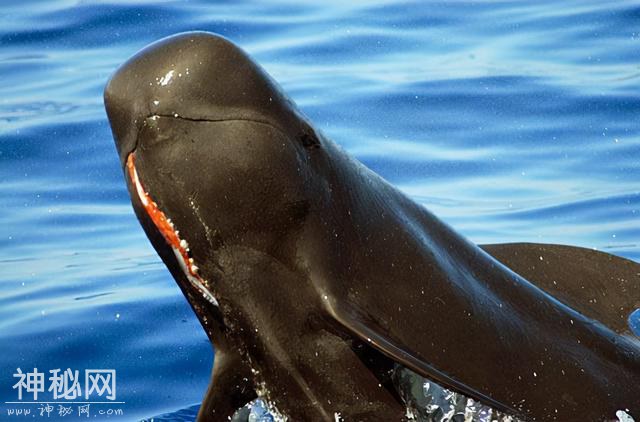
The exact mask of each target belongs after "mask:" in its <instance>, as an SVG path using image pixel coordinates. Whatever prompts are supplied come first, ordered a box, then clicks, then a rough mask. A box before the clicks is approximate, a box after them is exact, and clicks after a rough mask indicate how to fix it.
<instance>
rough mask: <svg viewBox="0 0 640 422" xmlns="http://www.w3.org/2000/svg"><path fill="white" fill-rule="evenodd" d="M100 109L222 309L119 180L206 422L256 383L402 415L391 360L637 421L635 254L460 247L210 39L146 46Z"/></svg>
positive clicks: (307, 400)
mask: <svg viewBox="0 0 640 422" xmlns="http://www.w3.org/2000/svg"><path fill="white" fill-rule="evenodd" d="M105 104H106V108H107V113H108V116H109V120H110V123H111V127H112V130H113V133H114V138H115V140H116V145H117V147H118V152H119V155H120V158H121V161H122V163H123V168H124V167H125V163H126V160H127V158H128V157H129V155H130V154H135V158H136V164H135V168H136V170H137V172H138V174H139V176H140V179H141V182H142V184H143V185H144V188H145V190H146V191H147V192H148V194H149V195H150V196H151V197H152V198H153V200H154V201H156V202H157V205H158V208H159V209H161V210H162V211H163V212H164V213H165V214H166V215H167V216H170V217H171V219H172V220H173V222H174V223H175V226H176V228H177V229H178V230H179V231H180V233H181V237H182V238H184V239H186V240H187V241H188V243H189V245H190V249H191V251H190V253H191V256H192V258H193V259H194V262H195V263H196V264H197V266H198V267H199V275H200V276H201V277H202V278H203V279H204V280H206V281H207V289H208V291H209V292H210V293H211V295H212V296H213V297H215V299H216V300H217V302H218V304H219V306H216V305H215V304H213V303H212V302H211V301H209V300H206V298H204V297H203V296H202V294H201V293H200V292H199V291H198V290H197V289H195V288H194V286H193V284H191V283H190V282H189V280H188V279H187V278H186V276H185V273H184V271H183V269H182V268H181V266H180V263H179V261H178V259H177V258H176V255H175V254H174V253H173V251H172V250H171V247H170V246H169V245H168V244H167V242H166V240H165V238H164V237H163V236H162V234H161V233H160V232H159V230H158V227H156V225H155V224H154V223H153V221H151V219H150V218H149V215H148V214H147V212H146V211H145V208H144V207H143V206H142V205H141V203H140V199H139V197H138V195H137V193H136V189H135V187H134V186H132V183H131V180H130V179H129V177H127V178H126V179H127V184H128V188H129V191H130V193H131V198H132V203H133V206H134V210H135V211H136V215H137V216H138V218H139V220H140V222H141V224H142V226H143V228H144V229H145V232H146V233H147V235H148V237H149V239H150V240H151V243H152V244H153V246H154V247H155V248H156V250H157V251H158V253H159V255H160V256H161V258H162V259H163V261H164V262H165V264H166V265H167V267H168V268H169V270H170V271H171V273H172V275H173V276H174V278H175V279H176V281H177V283H178V285H179V286H180V288H181V289H182V291H183V292H184V294H185V296H186V297H187V299H188V300H189V302H190V303H191V305H192V307H193V308H194V310H195V312H196V314H197V315H198V317H199V319H200V321H201V322H202V324H203V327H204V328H205V330H206V331H207V334H208V335H209V338H210V339H211V341H212V343H213V345H214V346H215V348H216V358H215V364H214V370H213V375H212V377H213V379H212V382H211V385H210V387H209V390H208V392H207V395H206V397H205V400H204V403H203V406H202V409H201V412H200V416H199V418H200V419H201V420H214V421H215V420H226V418H227V417H228V416H229V415H231V414H232V413H233V412H234V411H235V410H236V409H237V408H238V407H240V406H242V405H243V404H245V403H246V402H248V401H250V400H251V399H253V398H254V397H255V396H256V393H257V392H259V393H260V394H262V395H265V396H266V398H267V399H268V400H269V401H270V402H272V403H273V404H274V405H275V406H276V408H277V410H278V411H279V412H281V413H282V414H284V415H287V416H288V417H289V418H290V420H293V421H316V420H317V421H320V420H326V421H334V420H335V417H336V414H339V415H340V416H341V417H342V418H344V420H347V421H360V420H364V421H369V420H372V421H376V420H385V421H394V420H397V421H399V420H402V419H403V417H404V414H405V409H404V405H403V404H402V403H401V401H400V399H399V398H398V395H397V394H396V393H395V391H394V390H393V388H392V386H391V384H390V381H389V379H388V371H389V368H391V367H392V366H393V365H394V363H396V362H397V363H400V364H402V365H404V366H406V367H408V368H410V369H412V370H414V371H416V372H417V373H419V374H421V375H423V376H425V377H428V378H430V379H433V380H435V381H437V382H439V383H440V384H442V385H443V386H446V387H448V388H451V389H453V390H456V391H459V392H461V393H463V394H465V395H467V396H469V397H472V398H474V399H477V400H479V401H482V402H484V403H486V404H488V405H491V406H493V407H494V408H496V409H498V410H500V411H503V412H506V413H509V414H513V415H515V416H518V417H519V418H521V419H524V420H538V421H541V420H558V421H600V420H614V419H615V414H616V411H617V410H620V409H629V413H630V414H631V415H632V416H635V417H636V418H640V392H639V387H638V386H639V385H640V346H639V342H638V340H637V339H636V338H634V337H632V336H631V334H630V331H629V328H628V326H627V318H628V315H629V314H630V312H632V311H633V310H634V309H636V308H637V307H639V306H640V302H639V301H640V275H639V274H640V265H638V264H636V263H634V262H631V261H628V260H625V259H622V258H617V257H614V256H611V255H608V254H603V253H600V252H595V251H590V250H586V249H581V248H574V247H568V246H557V245H536V244H504V245H488V246H483V247H482V248H481V247H478V246H476V245H474V244H472V243H470V242H468V241H467V240H465V239H464V238H463V237H462V236H460V235H459V234H457V233H456V232H455V231H454V230H452V229H451V228H450V227H448V226H447V225H445V224H444V223H443V222H442V221H440V220H439V219H438V218H437V217H435V216H434V215H433V214H431V213H429V212H428V211H427V210H426V209H424V208H423V207H422V206H420V205H418V204H416V203H415V202H413V201H412V200H411V199H410V198H408V197H407V196H405V195H404V194H403V193H401V192H399V191H398V190H397V189H395V188H394V187H393V186H391V185H390V184H388V183H387V182H386V181H384V180H383V179H381V178H380V177H379V176H378V175H376V174H375V173H373V172H371V171H370V170H369V169H367V168H365V167H364V166H363V165H362V164H360V163H358V162H357V161H355V160H354V159H352V158H350V157H349V156H348V155H347V154H346V153H345V152H344V151H342V150H341V149H340V148H339V147H338V146H337V145H336V144H335V143H333V142H332V141H330V140H329V139H327V138H326V137H325V136H323V135H322V134H321V133H320V132H319V131H317V130H315V129H314V128H313V127H312V126H311V124H310V122H309V121H308V120H307V119H306V118H305V117H304V116H303V115H302V114H301V113H300V112H299V111H298V110H297V109H296V107H295V105H294V104H293V103H292V102H291V101H290V100H288V99H287V97H286V96H285V95H284V94H283V93H282V92H281V90H280V89H279V88H278V87H277V85H276V84H275V83H274V82H273V81H272V80H271V79H270V78H269V77H268V76H267V75H266V74H265V73H264V71H262V70H261V69H260V68H259V66H258V65H256V64H255V63H254V62H253V61H252V60H251V59H250V58H249V57H248V56H247V55H246V54H245V53H244V52H242V51H241V50H240V49H239V48H238V47H236V46H235V45H233V44H232V43H230V42H229V41H227V40H225V39H223V38H221V37H218V36H215V35H213V34H206V33H187V34H180V35H177V36H173V37H170V38H167V39H164V40H161V41H159V42H157V43H155V44H152V45H151V46H149V47H147V48H146V49H144V50H143V51H141V52H140V53H138V54H137V55H136V56H134V57H133V58H132V59H130V60H129V61H128V62H127V63H125V64H124V65H123V66H122V67H121V68H120V69H119V70H118V71H117V72H116V73H115V74H114V76H113V77H112V79H111V81H110V82H109V84H108V86H107V88H106V90H105ZM125 171H126V170H125ZM483 248H484V250H483ZM485 250H486V252H485ZM487 252H488V253H487ZM491 255H493V256H494V257H495V258H494V257H492V256H491ZM541 257H542V258H541ZM594 299H595V300H594Z"/></svg>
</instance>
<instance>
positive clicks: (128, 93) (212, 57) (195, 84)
mask: <svg viewBox="0 0 640 422" xmlns="http://www.w3.org/2000/svg"><path fill="white" fill-rule="evenodd" d="M104 98H105V106H106V109H107V114H108V116H109V120H110V122H111V127H112V130H113V133H114V137H115V138H116V142H117V143H118V148H119V149H120V150H121V151H120V152H121V154H120V155H121V159H122V161H123V163H124V159H125V158H126V155H127V154H128V153H129V152H130V151H131V150H132V149H133V146H134V144H135V137H136V136H137V132H138V129H139V127H140V125H141V124H142V122H143V121H144V119H145V118H147V117H149V116H153V115H157V116H173V117H182V118H187V119H193V120H215V121H218V120H229V119H238V120H257V121H265V122H268V123H270V124H272V125H274V126H276V127H279V128H290V127H292V126H294V127H295V126H300V117H301V116H300V114H299V112H298V111H297V110H296V108H295V106H294V105H293V103H292V102H291V101H290V100H289V99H288V98H287V97H286V95H284V94H283V93H282V91H281V90H280V88H279V87H278V85H277V84H276V83H275V82H274V81H273V80H272V79H271V78H270V77H269V76H268V75H267V74H266V72H265V71H264V70H263V69H262V68H261V67H260V66H259V65H258V64H256V63H255V62H254V61H253V60H252V59H251V58H250V57H249V56H248V55H247V54H246V53H245V52H244V51H242V50H241V49H240V48H239V47H237V46H236V45H234V44H233V43H232V42H230V41H229V40H227V39H225V38H223V37H221V36H219V35H215V34H211V33H207V32H188V33H182V34H178V35H173V36H171V37H168V38H164V39H162V40H159V41H157V42H155V43H153V44H151V45H150V46H148V47H146V48H144V49H143V50H141V51H140V52H138V53H137V54H135V55H134V56H133V57H132V58H131V59H129V60H128V61H127V62H125V63H124V64H123V65H122V66H121V67H120V68H119V69H118V70H117V71H116V72H115V73H114V75H113V76H112V77H111V79H110V81H109V83H108V84H107V87H106V88H105V93H104Z"/></svg>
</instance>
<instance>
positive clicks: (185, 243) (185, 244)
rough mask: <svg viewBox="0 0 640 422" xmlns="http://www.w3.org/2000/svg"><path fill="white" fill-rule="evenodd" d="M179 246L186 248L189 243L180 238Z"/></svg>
mask: <svg viewBox="0 0 640 422" xmlns="http://www.w3.org/2000/svg"><path fill="white" fill-rule="evenodd" d="M180 246H181V247H182V248H184V249H186V248H187V246H189V244H188V243H187V241H186V240H184V239H182V240H181V241H180Z"/></svg>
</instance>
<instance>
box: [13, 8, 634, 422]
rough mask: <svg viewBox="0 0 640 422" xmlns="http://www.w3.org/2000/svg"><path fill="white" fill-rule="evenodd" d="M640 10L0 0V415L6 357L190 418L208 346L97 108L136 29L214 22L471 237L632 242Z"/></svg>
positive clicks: (162, 30) (613, 246) (359, 150)
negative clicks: (84, 377)
mask: <svg viewBox="0 0 640 422" xmlns="http://www.w3.org/2000/svg"><path fill="white" fill-rule="evenodd" d="M639 21H640V6H639V5H638V4H637V2H630V1H618V2H600V1H575V2H572V1H569V2H563V3H562V4H558V3H557V2H553V1H542V2H538V1H536V2H520V1H500V2H482V1H481V2H459V1H457V2H391V1H367V2H350V1H349V2H347V1H324V2H317V3H311V2H304V1H290V2H289V1H269V2H263V1H260V2H257V1H256V2H244V1H226V2H225V1H222V2H216V3H215V4H211V3H209V2H205V1H166V2H147V1H139V2H130V1H115V2H108V1H95V2H94V1H91V2H89V1H86V2H85V1H67V0H59V1H24V0H22V1H16V0H5V1H3V3H2V6H0V81H1V83H0V164H1V165H0V198H2V203H1V204H2V205H1V207H2V208H1V212H0V245H1V247H2V249H1V251H2V254H1V255H0V351H1V352H0V399H1V400H0V411H2V412H3V413H2V415H3V417H4V416H5V415H6V413H4V412H6V409H7V408H8V407H9V405H6V404H4V402H6V401H15V400H17V391H16V390H15V389H12V386H13V385H14V383H15V382H16V379H15V378H13V374H14V373H15V372H16V369H17V368H18V367H20V368H22V369H23V370H25V371H27V370H29V371H30V370H32V369H33V368H38V369H39V370H41V371H49V370H51V369H56V368H61V369H66V368H71V369H77V370H81V371H84V370H85V369H87V368H114V369H116V370H117V389H118V390H117V395H118V400H119V401H124V402H125V403H124V404H122V405H121V406H120V407H121V408H122V409H123V410H124V412H125V415H126V416H125V417H124V418H120V420H134V419H141V418H145V417H149V416H152V415H158V414H162V413H167V412H173V411H175V410H176V409H185V410H183V411H182V415H191V416H185V420H189V417H192V415H193V408H191V410H189V407H190V406H192V405H196V404H197V403H198V402H199V401H200V400H201V398H202V394H203V392H204V390H205V388H206V385H207V383H208V381H209V370H210V367H211V362H212V359H213V352H212V350H211V347H210V345H209V343H208V341H207V339H206V337H205V334H204V332H203V331H202V330H201V329H200V327H199V325H198V322H197V321H196V319H195V317H194V316H193V314H192V312H191V311H190V308H189V306H188V304H187V303H186V301H185V299H184V298H183V297H182V295H181V294H180V292H179V290H178V288H177V287H176V285H175V283H174V282H173V281H172V279H171V277H170V276H169V274H168V272H167V271H166V269H165V268H164V265H163V264H162V263H161V262H160V260H159V258H158V257H157V256H156V254H155V253H154V251H153V249H152V248H151V246H150V244H149V242H148V241H147V239H146V237H145V235H144V233H143V232H142V230H141V228H140V227H139V225H138V223H137V221H136V219H135V217H134V215H133V212H132V209H131V207H130V205H129V198H128V195H127V192H126V190H125V185H124V181H123V176H122V172H121V169H120V167H119V164H118V159H117V155H116V152H115V148H114V145H113V140H112V137H111V133H110V130H109V127H108V123H107V119H106V116H105V113H104V108H103V105H102V90H103V88H104V85H105V83H106V81H107V79H108V77H109V75H110V74H111V73H112V72H113V71H114V70H115V68H116V67H117V66H118V65H120V64H121V63H122V62H123V61H124V60H126V59H127V58H128V57H129V56H131V55H132V54H133V53H135V52H136V51H137V50H139V49H140V48H142V47H144V46H145V45H146V44H148V43H149V42H152V41H154V40H156V39H158V38H161V37H164V36H167V35H170V34H173V33H176V32H180V31H187V30H196V29H197V30H207V31H214V32H217V33H220V34H222V35H225V36H227V37H228V38H230V39H231V40H233V41H234V42H236V43H238V44H239V45H241V46H242V47H243V48H244V49H246V50H247V51H248V52H249V53H250V54H251V55H252V56H253V57H255V59H256V60H257V61H258V62H259V63H261V64H262V65H263V66H264V68H265V69H266V70H267V71H268V72H269V73H270V74H271V75H272V76H273V77H274V78H275V79H276V80H278V81H279V82H280V84H281V85H282V86H283V87H284V89H285V90H286V91H287V92H288V93H289V94H290V96H291V97H292V98H293V99H294V100H295V101H296V102H297V103H298V104H299V106H300V108H301V109H302V110H303V111H304V112H305V113H306V114H307V115H309V116H310V118H311V119H312V120H313V121H314V122H315V123H316V124H317V126H318V127H319V128H320V129H321V130H323V131H324V132H325V133H326V134H327V135H329V136H330V137H331V138H333V139H334V140H335V141H337V142H338V143H340V144H341V145H342V146H343V147H345V148H346V149H347V150H348V151H349V152H351V153H352V154H353V155H355V156H356V157H357V158H358V159H360V160H361V161H363V162H364V163H365V164H366V165H367V166H369V167H371V168H372V169H373V170H375V171H376V172H378V173H380V174H381V175H382V176H383V177H385V178H386V179H387V180H389V181H390V182H391V183H393V184H395V185H396V186H398V187H400V188H401V189H402V190H403V191H405V192H406V193H408V194H409V195H410V196H411V197H413V198H414V199H415V200H416V201H419V202H420V203H422V204H424V205H425V206H426V207H428V208H429V209H430V210H432V211H433V212H435V213H436V214H437V215H438V216H440V217H441V218H443V219H444V220H445V221H447V222H448V223H450V224H451V225H453V226H454V227H455V228H456V229H457V230H459V231H460V232H461V233H463V234H464V235H466V236H468V237H469V238H470V239H472V240H473V241H474V242H477V243H488V242H510V241H532V242H549V243H564V244H572V245H579V246H585V247H589V248H597V249H600V250H606V251H608V252H610V253H614V254H617V255H620V256H623V257H627V258H630V259H633V260H636V261H638V260H640V247H639V240H638V239H639V238H640V224H638V223H639V221H638V218H639V217H640V187H639V186H640V184H639V182H640V117H639V116H640V64H639V61H638V58H639V57H640V32H639V31H640V29H639V27H638V22H639ZM47 394H50V393H47ZM47 394H43V395H42V397H47ZM48 397H50V396H48ZM25 407H28V406H25ZM111 407H113V408H116V407H118V406H115V405H114V406H111ZM32 409H33V411H34V412H35V411H36V409H37V408H36V407H34V406H32ZM95 410H97V407H96V408H95ZM174 415H176V414H174ZM95 416H96V417H95V419H96V420H98V419H104V418H105V417H104V416H100V415H95ZM175 417H176V418H177V417H178V416H175ZM49 419H55V415H52V416H51V417H50V418H49ZM67 419H68V418H67ZM111 419H114V418H113V417H112V418H111ZM115 419H117V418H115Z"/></svg>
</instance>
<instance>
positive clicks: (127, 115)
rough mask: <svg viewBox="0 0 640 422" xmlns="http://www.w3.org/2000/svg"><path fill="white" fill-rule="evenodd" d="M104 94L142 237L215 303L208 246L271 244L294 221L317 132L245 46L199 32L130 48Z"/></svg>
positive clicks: (300, 212)
mask: <svg viewBox="0 0 640 422" xmlns="http://www.w3.org/2000/svg"><path fill="white" fill-rule="evenodd" d="M104 101H105V106H106V110H107V114H108V117H109V121H110V124H111V128H112V132H113V135H114V139H115V141H116V146H117V149H118V153H119V156H120V160H121V163H122V166H123V169H124V173H125V179H126V181H127V186H128V189H129V192H130V194H131V198H132V203H133V206H134V209H135V211H136V214H137V216H138V218H139V220H140V222H141V223H142V225H143V227H144V229H145V231H146V233H147V235H148V237H149V238H150V240H151V242H152V244H153V245H154V247H155V248H156V250H157V251H158V253H159V255H160V256H161V257H162V259H163V260H164V261H165V263H166V264H167V266H168V267H169V269H170V270H171V272H172V274H173V275H174V277H175V278H176V280H177V281H178V284H180V286H181V288H182V289H183V291H184V292H185V294H187V296H188V297H189V298H190V302H192V305H193V304H194V302H202V300H201V299H205V300H204V302H203V303H205V305H203V306H208V305H210V304H213V305H217V304H218V300H217V298H216V294H215V290H216V289H215V282H216V278H217V276H216V273H217V272H219V271H220V270H221V265H222V264H221V263H220V262H219V261H218V259H217V255H216V252H217V251H218V250H220V249H221V248H224V247H228V246H234V245H242V246H243V247H248V248H252V249H257V250H263V251H268V252H269V253H272V254H275V255H277V250H278V249H279V248H283V247H285V246H286V244H287V241H288V239H289V238H290V237H291V235H292V233H294V232H295V229H296V227H299V226H300V225H301V222H302V221H303V220H304V218H305V215H306V213H307V212H308V208H309V203H308V201H307V200H306V199H305V198H307V195H306V186H307V183H308V182H309V180H311V175H310V171H309V170H308V166H307V165H306V162H307V161H308V160H309V159H310V158H309V150H310V149H317V148H318V147H319V146H320V143H321V142H322V141H321V137H320V136H319V135H318V134H316V133H315V131H314V130H313V129H312V128H311V126H310V124H309V123H308V121H307V119H305V118H304V116H302V115H301V113H300V112H299V111H298V110H297V109H296V107H295V105H294V104H293V102H292V101H291V100H289V99H288V98H287V97H286V95H284V94H283V93H282V92H281V90H280V89H279V87H278V86H277V85H276V83H275V82H274V81H273V80H272V79H271V78H270V77H269V76H268V75H267V74H266V73H265V72H264V71H263V70H262V69H261V68H260V67H259V66H258V65H257V64H256V63H255V62H254V61H253V60H251V58H249V56H248V55H247V54H246V53H244V52H243V51H242V50H241V49H240V48H238V47H237V46H235V45H234V44H232V43H231V42H229V41H228V40H226V39H224V38H223V37H220V36H217V35H213V34H209V33H203V32H192V33H184V34H178V35H174V36H171V37H169V38H165V39H163V40H160V41H158V42H156V43H154V44H152V45H150V46H149V47H147V48H145V49H143V50H142V51H140V52H139V53H137V54H136V55H135V56H133V57H132V58H131V59H130V60H129V61H127V62H126V63H125V64H123V65H122V66H121V67H120V68H119V69H118V70H117V71H116V72H115V74H114V75H113V76H112V77H111V79H110V81H109V83H108V85H107V87H106V89H105V93H104ZM196 311H197V309H196ZM201 319H202V318H201Z"/></svg>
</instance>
